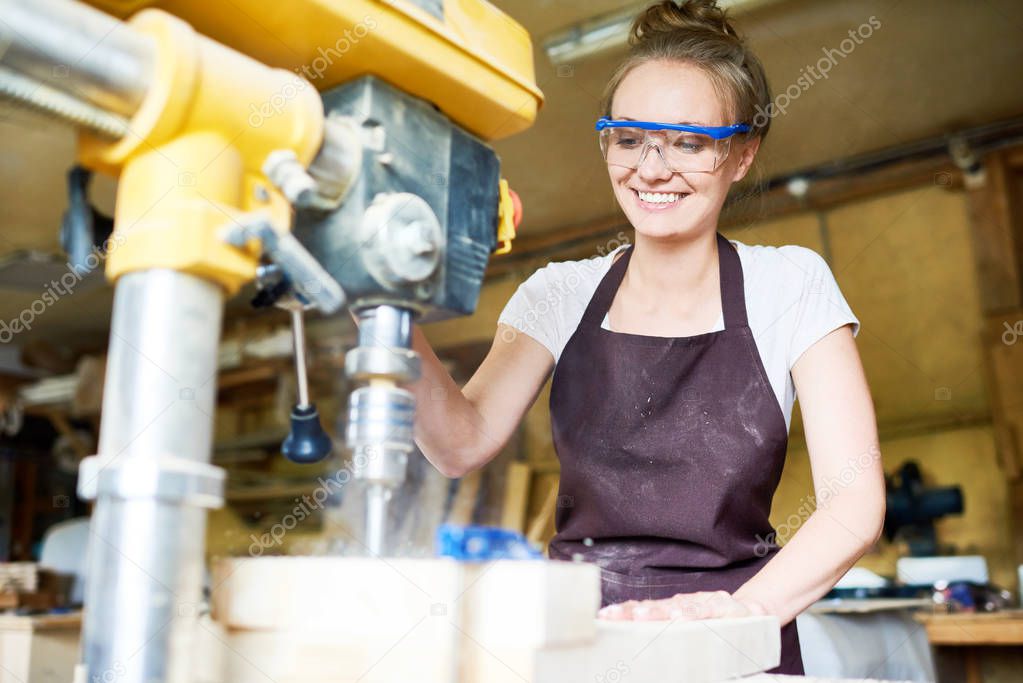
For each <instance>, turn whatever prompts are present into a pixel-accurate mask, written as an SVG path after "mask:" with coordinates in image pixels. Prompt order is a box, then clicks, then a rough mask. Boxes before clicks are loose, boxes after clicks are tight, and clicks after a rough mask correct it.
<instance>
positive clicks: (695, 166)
mask: <svg viewBox="0 0 1023 683" xmlns="http://www.w3.org/2000/svg"><path fill="white" fill-rule="evenodd" d="M596 128H597V132H598V133H599V135H600V152H601V154H603V155H604V161H606V162H607V163H608V164H609V165H611V166H621V167H623V168H632V169H635V168H639V166H640V165H641V164H642V163H643V160H644V159H645V158H646V155H647V152H648V151H649V150H650V148H651V147H652V148H654V149H656V150H657V153H658V154H659V155H660V156H661V160H662V161H663V162H664V165H665V166H667V167H668V168H669V169H670V170H672V171H674V172H675V173H713V172H714V171H716V170H717V168H718V166H720V165H721V163H722V162H723V161H724V160H725V159H726V158H727V157H728V150H729V148H730V147H731V142H732V136H733V135H735V134H736V133H747V132H749V130H750V127H749V125H748V124H745V123H735V124H732V125H731V126H691V125H688V124H683V123H655V122H653V121H626V120H615V119H612V118H609V117H607V116H605V117H603V118H600V119H598V120H597V126H596Z"/></svg>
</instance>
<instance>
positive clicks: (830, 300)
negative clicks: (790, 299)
mask: <svg viewBox="0 0 1023 683" xmlns="http://www.w3.org/2000/svg"><path fill="white" fill-rule="evenodd" d="M790 249H791V250H792V251H790V253H789V254H788V256H789V258H791V259H792V260H793V261H795V262H796V263H797V264H798V266H799V269H800V270H801V271H802V278H801V279H802V285H801V286H802V291H801V292H800V295H799V298H798V299H797V301H796V303H795V307H796V310H795V319H794V324H793V327H792V337H791V341H790V343H789V353H788V365H789V369H790V370H791V369H792V366H794V365H795V364H796V361H798V360H799V358H800V357H801V356H802V355H803V354H804V353H805V352H806V350H807V349H809V348H810V347H811V346H813V345H814V344H815V343H817V342H818V341H820V340H821V339H822V338H824V337H825V336H827V335H828V334H829V333H830V332H833V331H834V330H837V329H838V328H840V327H842V326H843V325H850V324H851V325H852V333H853V336H856V335H857V334H858V333H859V331H860V321H859V320H858V319H857V318H856V316H855V315H854V314H853V312H852V309H851V308H850V307H849V304H848V302H847V301H846V300H845V297H844V296H843V295H842V290H841V289H839V287H838V282H836V281H835V276H834V275H833V274H832V272H831V268H830V267H829V266H828V264H827V262H826V261H825V260H824V259H823V258H821V256H820V254H818V253H817V252H815V251H812V250H810V249H805V248H803V247H792V248H790Z"/></svg>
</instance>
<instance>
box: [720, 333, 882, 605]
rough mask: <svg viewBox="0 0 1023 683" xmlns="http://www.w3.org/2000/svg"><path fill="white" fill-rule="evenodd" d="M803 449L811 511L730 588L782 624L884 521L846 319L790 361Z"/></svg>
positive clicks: (863, 384) (878, 472) (863, 382)
mask: <svg viewBox="0 0 1023 683" xmlns="http://www.w3.org/2000/svg"><path fill="white" fill-rule="evenodd" d="M792 380H793V382H794V384H795V386H796V392H797V394H798V396H799V405H800V407H801V410H802V413H803V430H804V432H805V434H806V445H807V448H808V450H809V453H810V468H811V471H812V473H813V485H814V498H815V503H816V510H815V511H814V512H813V514H811V515H810V517H809V518H808V519H807V520H806V522H805V523H804V524H803V525H802V526H801V527H800V529H799V530H798V531H797V532H796V533H795V535H793V536H792V538H791V539H789V540H788V542H787V543H785V545H784V547H783V548H782V549H781V551H779V552H778V554H777V555H775V556H774V558H773V559H772V560H771V561H770V562H768V563H767V564H766V565H765V566H764V568H763V569H762V570H760V572H758V573H757V574H756V575H755V576H754V577H753V578H751V579H750V580H749V581H747V582H746V584H744V585H743V586H742V587H740V588H739V590H737V591H736V592H735V594H734V596H733V597H734V598H735V599H737V600H739V601H740V602H741V601H752V602H755V603H757V604H759V605H762V606H763V607H764V608H765V610H766V611H767V612H768V613H770V614H774V615H776V616H778V617H779V618H780V619H781V621H782V623H783V624H784V623H787V622H789V621H791V620H792V619H794V618H795V617H796V615H797V614H799V613H800V612H802V611H803V610H804V609H806V608H807V607H809V606H810V605H811V604H813V603H814V602H815V601H816V600H818V599H819V598H820V597H822V596H823V595H824V594H825V593H827V592H828V591H829V590H831V588H832V587H833V586H834V585H835V583H837V582H838V580H839V579H840V578H842V575H843V574H845V572H846V571H848V570H849V568H850V567H851V566H852V565H853V564H855V562H856V561H857V560H858V559H859V558H860V557H862V555H863V554H864V553H865V552H866V551H867V550H869V549H870V548H871V546H873V545H874V543H875V542H876V541H877V539H878V537H880V535H881V530H882V528H883V526H884V514H885V483H884V470H883V469H882V467H881V451H880V448H879V444H878V438H877V420H876V418H875V416H874V405H873V402H872V401H871V398H870V389H869V388H868V386H867V379H866V376H865V375H864V372H863V365H862V363H861V362H860V356H859V353H858V352H857V350H856V342H855V341H854V340H853V335H852V330H851V329H850V327H849V326H848V325H846V326H844V327H841V328H839V329H837V330H835V331H833V332H831V333H830V334H828V335H827V336H825V337H824V338H823V339H821V340H820V341H818V342H817V343H815V344H814V345H813V346H811V347H810V348H809V349H807V351H806V352H805V353H804V354H803V355H802V356H801V357H800V358H799V360H798V361H797V362H796V364H795V365H794V366H793V368H792Z"/></svg>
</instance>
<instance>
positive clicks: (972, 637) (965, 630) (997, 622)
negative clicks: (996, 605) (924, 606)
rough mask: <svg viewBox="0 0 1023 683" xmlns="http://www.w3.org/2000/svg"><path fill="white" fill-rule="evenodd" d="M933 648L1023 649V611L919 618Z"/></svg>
mask: <svg viewBox="0 0 1023 683" xmlns="http://www.w3.org/2000/svg"><path fill="white" fill-rule="evenodd" d="M915 618H916V620H917V621H919V622H920V623H922V624H923V625H924V628H925V629H927V639H928V640H929V641H930V642H931V644H932V645H1023V610H1012V611H1007V612H993V613H990V614H918V615H916V616H915Z"/></svg>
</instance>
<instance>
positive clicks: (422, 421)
mask: <svg viewBox="0 0 1023 683" xmlns="http://www.w3.org/2000/svg"><path fill="white" fill-rule="evenodd" d="M412 348H413V350H414V351H415V352H416V353H418V354H419V357H420V359H421V363H422V371H421V374H420V378H419V379H418V380H417V381H415V382H413V383H412V384H410V385H409V386H408V387H407V388H408V389H409V391H411V392H412V393H413V394H414V395H415V398H416V421H415V440H416V444H417V445H418V446H419V449H420V450H421V451H422V452H423V455H425V456H426V459H427V460H429V461H430V462H431V463H432V464H433V465H434V467H436V468H437V469H438V470H440V472H441V473H442V474H444V475H445V476H448V477H460V476H462V475H464V474H465V473H467V472H469V471H471V470H473V469H475V468H476V467H479V466H480V464H482V463H483V462H486V460H488V457H487V456H488V454H489V453H490V451H491V449H493V448H500V444H495V443H493V442H494V440H493V439H488V438H487V430H486V429H485V428H484V421H483V418H482V416H481V415H480V413H479V411H478V410H477V409H476V407H475V406H474V405H473V404H472V403H471V402H470V401H469V400H468V399H467V398H466V397H465V395H464V394H463V393H462V390H461V388H460V387H459V386H458V384H456V383H455V380H454V379H453V378H452V377H451V373H449V372H448V371H447V369H446V368H445V367H444V364H443V363H442V362H441V361H440V359H439V358H437V354H436V353H434V351H433V348H431V347H430V344H429V342H428V341H427V340H426V336H425V335H424V334H423V331H422V330H421V329H419V326H418V325H414V326H413V330H412Z"/></svg>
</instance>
